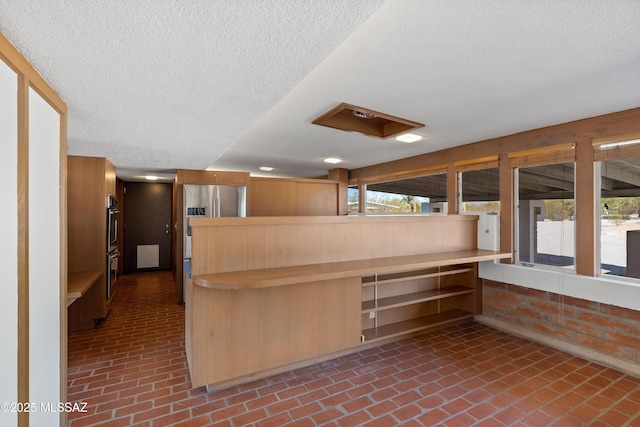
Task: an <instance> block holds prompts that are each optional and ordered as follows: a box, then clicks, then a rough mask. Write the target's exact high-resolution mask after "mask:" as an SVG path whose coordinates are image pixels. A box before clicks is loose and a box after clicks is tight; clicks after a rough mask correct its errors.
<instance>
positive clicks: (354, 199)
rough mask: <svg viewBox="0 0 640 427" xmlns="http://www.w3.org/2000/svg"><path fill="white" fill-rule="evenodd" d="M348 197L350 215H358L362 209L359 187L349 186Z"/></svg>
mask: <svg viewBox="0 0 640 427" xmlns="http://www.w3.org/2000/svg"><path fill="white" fill-rule="evenodd" d="M347 197H348V201H347V203H348V206H349V209H348V211H349V213H350V214H357V213H358V212H359V210H358V209H359V207H360V191H359V190H358V186H357V185H356V186H351V185H350V186H349V187H348V188H347Z"/></svg>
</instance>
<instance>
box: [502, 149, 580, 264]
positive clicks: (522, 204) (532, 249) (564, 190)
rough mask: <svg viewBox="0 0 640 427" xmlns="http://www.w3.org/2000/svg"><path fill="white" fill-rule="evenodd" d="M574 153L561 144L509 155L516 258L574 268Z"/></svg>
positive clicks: (526, 262)
mask: <svg viewBox="0 0 640 427" xmlns="http://www.w3.org/2000/svg"><path fill="white" fill-rule="evenodd" d="M573 156H574V153H573V149H572V146H571V145H564V146H559V147H556V148H555V149H554V148H553V147H552V148H551V149H549V148H545V149H544V150H535V151H531V152H521V153H514V154H513V155H510V156H509V157H511V165H512V167H514V175H515V189H516V194H515V196H516V197H515V202H516V213H517V214H516V223H517V228H516V243H517V246H516V258H517V261H518V262H519V263H521V264H523V265H529V266H534V265H546V266H553V267H563V268H575V200H574V186H575V184H574V182H575V179H574V177H575V171H574V169H575V167H574V161H573V160H574V157H573Z"/></svg>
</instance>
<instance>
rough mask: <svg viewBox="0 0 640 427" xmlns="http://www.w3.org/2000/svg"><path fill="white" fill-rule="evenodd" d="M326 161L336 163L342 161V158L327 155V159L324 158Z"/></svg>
mask: <svg viewBox="0 0 640 427" xmlns="http://www.w3.org/2000/svg"><path fill="white" fill-rule="evenodd" d="M324 161H325V162H327V163H332V164H336V163H340V162H341V161H342V160H341V159H336V158H335V157H327V158H326V159H324Z"/></svg>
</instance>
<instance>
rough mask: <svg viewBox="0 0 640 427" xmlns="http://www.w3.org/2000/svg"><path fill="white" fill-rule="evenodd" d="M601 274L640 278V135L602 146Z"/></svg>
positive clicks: (599, 148)
mask: <svg viewBox="0 0 640 427" xmlns="http://www.w3.org/2000/svg"><path fill="white" fill-rule="evenodd" d="M594 149H595V150H594V158H595V160H596V161H597V164H596V166H597V170H598V171H599V175H600V180H599V183H600V190H599V194H600V203H599V207H600V215H599V217H600V222H599V225H600V232H599V247H598V248H599V251H598V253H599V262H600V274H601V275H611V276H621V277H633V278H640V220H639V219H638V213H639V212H638V204H639V202H640V135H638V137H637V138H633V139H626V140H623V141H616V142H607V141H604V142H602V141H601V142H599V143H596V144H595V147H594Z"/></svg>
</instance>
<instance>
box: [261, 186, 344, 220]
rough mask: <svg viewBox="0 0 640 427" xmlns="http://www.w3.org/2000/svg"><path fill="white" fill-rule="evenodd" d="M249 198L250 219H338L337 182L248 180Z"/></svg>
mask: <svg viewBox="0 0 640 427" xmlns="http://www.w3.org/2000/svg"><path fill="white" fill-rule="evenodd" d="M249 194H250V196H249V216H325V215H338V201H339V182H338V181H333V180H327V179H288V178H251V191H250V193H249Z"/></svg>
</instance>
